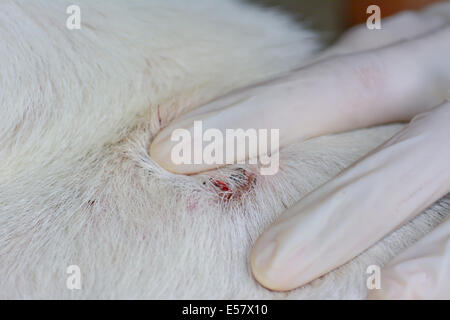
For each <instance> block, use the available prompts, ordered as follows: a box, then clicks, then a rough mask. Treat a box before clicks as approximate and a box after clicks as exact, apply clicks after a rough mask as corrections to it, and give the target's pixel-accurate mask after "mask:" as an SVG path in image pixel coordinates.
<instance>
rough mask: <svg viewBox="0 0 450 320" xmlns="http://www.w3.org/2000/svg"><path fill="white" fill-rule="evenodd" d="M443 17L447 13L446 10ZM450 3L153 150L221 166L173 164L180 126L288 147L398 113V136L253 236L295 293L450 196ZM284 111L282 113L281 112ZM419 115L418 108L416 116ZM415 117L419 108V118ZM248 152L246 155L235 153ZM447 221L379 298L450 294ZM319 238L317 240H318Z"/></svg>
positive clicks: (260, 265) (249, 93) (231, 106)
mask: <svg viewBox="0 0 450 320" xmlns="http://www.w3.org/2000/svg"><path fill="white" fill-rule="evenodd" d="M443 13H446V14H443ZM449 20H450V3H444V4H443V5H442V4H441V5H438V6H434V7H431V8H430V9H428V10H425V11H423V12H420V13H417V14H406V15H405V14H402V15H399V16H396V17H394V18H390V19H386V20H384V21H383V30H380V31H370V30H368V29H366V28H365V27H364V26H361V27H358V28H355V29H353V30H350V31H349V32H348V33H347V34H346V35H344V37H343V38H342V40H341V41H339V42H337V43H336V44H335V45H334V46H333V47H331V48H330V49H328V50H326V51H324V52H323V53H322V54H320V55H319V56H318V57H316V58H315V59H314V60H313V61H310V63H309V64H308V65H307V66H304V67H302V68H300V69H298V70H296V71H294V72H292V73H290V74H288V75H286V76H284V77H282V78H279V79H276V80H273V81H270V82H266V83H262V84H260V85H257V86H253V87H251V88H247V89H246V90H241V91H238V92H235V93H232V94H229V95H227V96H225V97H223V98H221V99H218V100H215V101H213V102H211V103H208V104H207V105H205V106H203V107H201V108H199V109H197V110H195V111H193V112H191V113H188V114H187V115H185V116H183V117H181V118H179V119H178V120H176V121H174V122H173V123H172V124H170V125H169V126H168V127H166V128H165V129H164V130H162V131H161V132H160V133H159V135H158V136H157V137H156V138H155V140H154V141H153V143H152V145H151V148H150V154H151V156H152V157H153V159H154V160H156V161H158V162H159V163H160V164H161V166H163V167H165V168H166V169H168V170H170V171H172V172H176V173H184V174H193V173H196V172H200V171H204V170H209V169H212V168H215V167H216V166H214V165H207V164H201V165H198V164H197V165H175V164H173V163H172V161H171V157H170V155H171V153H170V150H171V149H172V147H173V146H174V142H172V141H170V135H171V133H172V132H173V131H174V130H175V129H177V128H186V129H189V130H190V131H193V127H192V125H193V121H195V120H202V121H203V127H204V129H207V128H216V129H219V130H221V131H222V132H225V129H229V128H243V129H247V128H268V129H269V128H280V147H283V146H286V145H288V144H289V143H291V142H294V141H298V140H299V139H303V140H304V139H308V138H311V137H315V136H319V135H323V134H328V133H336V132H341V131H345V130H351V129H356V128H363V127H368V126H373V125H378V124H383V123H387V122H394V121H410V120H411V119H413V120H412V121H411V122H410V124H409V125H408V126H407V127H405V129H403V130H402V131H401V132H399V133H398V134H397V135H396V136H394V137H393V138H392V139H390V140H389V141H388V142H386V143H385V144H384V145H382V146H381V147H379V148H377V149H376V150H374V151H373V152H371V153H370V154H369V155H367V156H366V157H365V158H363V159H362V160H360V161H358V162H357V163H355V164H354V165H352V166H351V167H350V168H348V169H347V170H345V171H344V172H343V173H341V174H340V175H338V176H337V177H336V178H334V179H333V180H331V181H329V182H328V183H326V184H325V185H323V186H321V187H320V188H318V189H317V190H315V191H314V192H312V193H310V194H309V195H307V196H306V197H305V198H304V199H302V200H301V201H300V202H298V203H297V204H296V205H294V206H293V207H292V208H290V209H289V210H287V211H286V212H285V213H283V214H282V216H281V217H280V218H279V219H278V221H276V222H275V223H274V224H273V225H272V226H271V227H269V229H268V230H266V231H265V232H264V233H263V234H262V235H261V236H260V238H259V239H258V240H257V241H256V243H255V245H254V248H253V250H252V254H251V267H252V271H253V274H254V276H255V278H256V279H257V280H258V281H259V282H260V283H261V284H262V285H263V286H264V287H267V288H269V289H274V290H281V291H283V290H290V289H294V288H296V287H299V286H301V285H304V284H306V283H308V282H310V281H311V280H313V279H315V278H317V277H319V276H321V275H323V274H325V273H327V272H329V271H331V270H333V269H334V268H336V267H338V266H340V265H342V264H344V263H346V262H347V261H349V260H350V259H352V258H354V257H355V256H357V255H358V254H360V253H361V252H362V251H364V250H366V249H367V248H369V247H370V246H371V245H373V244H374V243H376V242H377V241H379V240H380V239H381V238H383V237H384V236H385V235H386V234H388V233H389V232H391V231H393V230H394V229H396V228H398V227H399V226H400V225H402V224H403V223H405V222H407V221H408V220H410V219H412V218H413V217H415V216H416V215H417V214H419V213H420V212H422V211H423V210H424V209H425V208H427V207H428V206H429V205H431V204H432V203H433V202H435V201H436V200H438V199H440V198H441V197H443V196H444V195H446V194H447V193H448V192H450V102H447V99H449V98H450V21H449ZM274 110H276V112H274ZM418 114H420V115H418ZM416 115H418V116H416ZM246 158H248V154H247V153H246V151H244V152H242V153H241V154H239V155H238V159H237V160H244V159H246ZM449 238H450V222H449V220H447V222H445V223H443V224H442V225H441V226H440V227H439V228H437V229H436V230H435V231H433V232H432V233H431V234H429V235H428V236H426V237H425V238H424V239H422V240H421V241H419V242H418V243H417V244H416V245H414V246H413V247H411V248H409V249H408V250H407V251H405V252H404V253H403V254H401V255H399V256H398V257H397V258H396V259H395V260H393V261H392V262H391V264H390V265H388V266H387V267H386V268H385V269H384V271H382V277H383V290H381V291H377V292H376V294H377V295H376V296H373V297H374V298H411V297H421V298H450V268H449V263H450V240H449ZM318 239H320V241H319V240H318Z"/></svg>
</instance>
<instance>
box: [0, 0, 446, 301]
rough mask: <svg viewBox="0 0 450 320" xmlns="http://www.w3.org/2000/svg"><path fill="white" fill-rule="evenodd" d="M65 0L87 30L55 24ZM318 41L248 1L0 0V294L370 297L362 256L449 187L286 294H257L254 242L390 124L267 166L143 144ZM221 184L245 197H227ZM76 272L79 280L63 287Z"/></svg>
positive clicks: (393, 244) (398, 236)
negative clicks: (187, 170)
mask: <svg viewBox="0 0 450 320" xmlns="http://www.w3.org/2000/svg"><path fill="white" fill-rule="evenodd" d="M71 4H78V5H79V6H80V8H81V12H82V29H81V30H68V29H67V28H66V24H65V21H66V18H67V14H66V8H67V6H69V5H71ZM318 48H319V47H318V42H317V40H316V37H315V35H314V33H312V32H310V31H308V30H306V29H305V28H303V27H302V26H299V25H297V24H295V23H294V22H292V21H291V20H290V19H289V18H287V17H285V16H284V15H282V14H281V13H278V12H276V11H273V10H269V9H262V8H257V7H253V6H250V5H248V4H246V3H244V2H241V1H223V0H217V1H211V0H196V1H186V0H172V1H164V0H159V1H156V0H155V1H150V0H148V1H137V0H127V1H125V0H123V1H122V0H117V1H106V0H101V1H91V0H86V1H75V2H74V1H64V0H51V1H50V0H48V1H47V0H33V1H21V0H15V1H12V0H2V1H0V298H3V299H5V298H6V299H14V298H19V299H22V298H49V299H55V298H62V299H87V298H88V299H92V298H104V299H113V298H121V299H135V298H136V299H142V298H150V299H160V298H181V299H187V298H191V299H215V298H218V299H228V298H237V299H239V298H243V299H246V298H248V299H271V298H275V299H284V298H287V299H298V298H302V299H311V298H357V299H359V298H364V297H365V295H366V290H367V289H366V286H365V281H366V278H367V276H368V275H367V274H366V268H367V266H368V265H371V264H383V263H385V262H387V261H388V260H389V259H390V258H391V257H393V256H394V255H395V254H397V253H398V252H399V251H400V250H402V249H403V248H405V247H407V246H408V245H410V244H411V243H413V242H414V241H415V240H417V239H419V238H420V237H421V236H423V235H424V234H425V233H426V232H428V231H429V230H431V229H432V228H433V227H434V226H435V225H437V224H438V223H439V222H440V221H441V220H442V219H443V218H444V217H445V216H446V215H447V214H448V213H449V212H450V198H449V197H447V198H446V199H443V200H441V201H439V202H438V203H437V204H435V205H434V206H433V207H432V208H431V209H429V210H428V211H426V212H425V213H424V214H422V215H420V216H419V217H418V218H416V219H415V220H414V221H412V222H410V223H408V224H407V225H405V226H403V227H402V228H401V229H399V230H397V231H396V232H394V233H393V234H391V235H389V236H388V237H387V238H385V239H384V240H382V241H381V242H379V243H378V244H376V245H375V246H374V247H373V248H371V249H370V250H368V251H367V252H365V253H363V254H362V255H361V256H359V257H357V258H356V259H354V260H353V261H351V262H350V263H348V264H347V265H345V266H343V267H341V268H339V269H338V270H336V271H334V272H331V273H330V274H328V275H326V276H324V277H323V278H321V279H318V280H316V281H314V282H313V283H311V284H309V285H307V286H305V287H303V288H300V289H297V290H294V291H291V292H287V293H278V292H271V291H269V290H266V289H264V288H262V287H261V286H259V285H258V284H257V283H256V282H255V280H254V279H253V278H252V276H251V273H250V269H249V264H248V257H249V252H250V249H251V246H252V244H253V242H254V241H255V240H256V238H257V237H258V235H259V234H260V233H261V232H262V231H263V230H264V228H266V227H267V226H268V225H269V224H270V223H271V222H272V221H273V220H274V219H275V218H276V217H277V216H278V215H279V214H280V213H281V212H283V210H285V209H286V207H288V206H290V205H292V204H293V203H294V202H296V201H298V200H299V199H301V198H302V197H303V196H304V195H305V194H306V193H308V192H310V191H312V190H313V189H314V188H316V187H317V186H319V185H321V184H322V183H324V182H326V181H327V180H328V179H330V178H331V177H333V176H334V175H336V174H337V173H339V172H340V171H341V170H342V169H343V168H345V167H346V166H348V165H350V164H351V163H352V162H354V161H355V160H357V159H359V158H360V157H362V156H363V155H364V154H366V153H367V152H369V151H370V150H371V149H373V148H374V147H375V146H377V145H379V144H381V143H382V142H384V141H385V140H387V139H388V138H389V137H391V136H392V135H393V134H394V133H395V132H397V131H398V130H399V129H400V128H401V125H389V126H383V127H378V128H371V129H365V130H359V131H355V132H349V133H344V134H339V135H333V136H325V137H320V138H317V139H313V140H310V141H307V142H305V143H298V144H296V145H292V146H290V147H289V148H285V149H283V150H282V151H281V154H280V171H279V173H278V174H277V175H275V176H260V175H258V174H257V170H256V168H255V167H252V166H240V167H239V166H230V167H227V168H224V169H221V170H217V171H213V172H208V173H203V174H200V175H195V176H181V175H174V174H171V173H169V172H167V171H165V170H163V169H162V168H161V167H159V166H158V165H157V164H156V163H155V162H154V161H152V159H151V158H150V157H149V155H148V152H147V150H148V146H149V144H150V142H151V141H152V138H153V137H154V136H155V134H156V133H157V132H158V131H159V129H160V128H161V126H164V125H165V124H167V123H168V122H169V121H171V120H172V119H174V118H175V117H177V116H178V115H180V114H182V113H184V112H186V111H188V110H191V109H194V108H196V107H198V106H200V105H202V104H204V103H205V102H207V101H209V100H211V99H213V98H216V97H219V96H221V95H223V94H225V93H228V92H230V91H231V90H233V89H235V88H239V87H242V86H246V85H249V84H252V83H256V82H260V81H263V80H267V79H270V78H272V77H274V76H276V75H279V74H282V73H284V72H287V71H289V70H292V69H294V68H297V67H299V66H301V65H302V63H304V62H305V61H306V59H307V58H309V57H311V56H312V55H313V54H314V53H315V52H316V51H317V50H318ZM274 108H276V106H274ZM250 176H251V177H252V178H251V179H250V178H249V177H250ZM217 181H220V182H222V183H224V184H226V186H227V188H228V189H231V190H240V191H239V192H237V193H236V192H234V193H233V196H231V197H228V196H226V195H225V196H224V194H223V191H224V190H222V187H223V186H221V185H220V184H219V189H220V190H219V192H218V185H217ZM225 191H227V190H225ZM382 200H383V199H380V201H382ZM317 241H320V239H317ZM336 245H339V244H336ZM69 265H78V266H79V267H80V270H81V281H82V288H81V290H69V289H67V287H66V279H67V277H68V274H67V273H66V268H67V267H68V266H69Z"/></svg>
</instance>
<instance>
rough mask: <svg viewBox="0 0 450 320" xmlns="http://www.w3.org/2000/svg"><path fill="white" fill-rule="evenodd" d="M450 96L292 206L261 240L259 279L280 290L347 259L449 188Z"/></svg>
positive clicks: (254, 261)
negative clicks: (442, 103) (445, 101)
mask: <svg viewBox="0 0 450 320" xmlns="http://www.w3.org/2000/svg"><path fill="white" fill-rule="evenodd" d="M449 123H450V102H447V103H446V104H444V105H442V106H439V107H437V108H435V109H434V110H433V111H431V112H428V113H425V114H422V115H420V116H418V117H416V118H414V120H413V121H412V122H411V123H410V124H409V125H408V126H407V127H406V128H405V129H404V130H402V131H401V132H400V133H398V134H397V135H396V136H394V137H393V138H392V139H390V140H389V141H388V142H387V143H385V144H384V145H383V146H381V147H380V148H378V149H377V150H375V151H374V152H372V153H371V154H369V155H368V156H366V157H365V158H364V159H362V160H361V161H359V162H357V163H356V164H355V165H353V166H352V167H350V168H349V169H347V170H345V171H344V172H343V173H342V174H340V175H339V176H337V177H336V178H334V179H333V180H331V181H330V182H328V183H326V184H325V185H323V186H322V187H320V188H318V189H317V190H316V191H314V192H312V193H311V194H309V195H307V196H306V197H305V198H304V199H302V200H301V201H300V202H298V203H297V204H296V205H295V206H294V207H292V208H290V209H289V210H287V211H286V212H285V213H283V214H282V216H281V217H280V218H279V220H278V221H276V222H275V223H274V224H273V225H272V226H271V227H269V228H268V230H266V231H265V232H264V233H263V234H262V235H261V237H260V238H259V239H258V240H257V241H256V243H255V245H254V248H253V250H252V254H251V267H252V271H253V274H254V276H255V278H256V279H257V280H258V281H259V282H260V283H261V284H262V285H263V286H264V287H267V288H269V289H274V290H290V289H294V288H297V287H299V286H301V285H304V284H306V283H308V282H310V281H312V280H313V279H315V278H317V277H319V276H321V275H324V274H325V273H327V272H329V271H331V270H333V269H335V268H336V267H338V266H341V265H342V264H344V263H346V262H347V261H349V260H351V259H352V258H354V257H356V256H357V255H358V254H360V253H361V252H363V251H364V250H366V249H367V248H369V247H370V246H371V245H373V244H374V243H376V242H377V241H379V240H380V239H381V238H383V237H384V236H385V235H386V234H388V233H389V232H391V231H393V230H394V229H396V228H398V227H399V226H400V225H402V224H404V223H405V222H407V221H408V220H410V219H412V218H413V217H415V216H416V215H417V214H418V213H420V212H422V211H423V210H424V209H426V208H427V207H428V206H429V205H431V204H432V203H433V202H435V201H436V200H438V199H440V198H441V197H442V196H444V195H445V194H447V193H448V192H449V191H450V148H449V141H450V126H449Z"/></svg>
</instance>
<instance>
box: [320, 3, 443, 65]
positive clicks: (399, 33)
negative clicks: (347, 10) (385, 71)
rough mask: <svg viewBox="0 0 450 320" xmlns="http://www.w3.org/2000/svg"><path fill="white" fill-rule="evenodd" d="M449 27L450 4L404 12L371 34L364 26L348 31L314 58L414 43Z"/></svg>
mask: <svg viewBox="0 0 450 320" xmlns="http://www.w3.org/2000/svg"><path fill="white" fill-rule="evenodd" d="M448 23H450V2H444V3H438V4H434V5H432V6H428V7H427V8H426V9H423V10H420V11H405V12H401V13H399V14H396V15H394V16H391V17H387V18H383V20H382V28H381V29H379V30H370V29H368V28H367V26H366V25H365V24H362V25H358V26H355V27H353V28H351V29H350V30H348V31H346V32H345V33H344V34H343V35H342V36H341V37H340V38H339V39H338V41H336V43H334V44H333V45H332V46H331V47H330V48H328V49H326V50H324V51H323V52H322V53H320V54H319V55H318V57H316V58H314V61H318V60H323V59H324V58H328V57H332V56H337V55H345V54H349V53H356V52H361V51H366V50H371V49H376V48H380V47H383V46H387V45H391V44H393V43H395V42H399V41H405V40H411V39H414V38H417V37H420V36H423V35H425V34H427V33H430V32H432V31H435V30H437V29H439V28H442V27H443V26H444V25H445V24H448Z"/></svg>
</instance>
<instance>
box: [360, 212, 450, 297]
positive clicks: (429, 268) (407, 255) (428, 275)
mask: <svg viewBox="0 0 450 320" xmlns="http://www.w3.org/2000/svg"><path fill="white" fill-rule="evenodd" d="M380 275H381V289H374V290H371V291H370V292H369V296H368V298H369V299H396V300H398V299H408V300H409V299H446V300H448V299H450V216H449V217H448V218H447V219H446V221H444V222H443V223H442V224H441V225H439V226H438V227H437V228H436V229H434V230H433V231H431V233H429V234H427V235H426V236H425V237H424V238H422V239H421V240H419V241H418V242H417V243H416V244H414V245H413V246H411V247H410V248H408V249H407V250H405V251H404V252H402V253H401V254H400V255H398V256H397V257H395V258H394V260H392V261H391V262H390V263H389V264H388V265H387V266H385V267H384V268H383V269H382V270H381V274H380Z"/></svg>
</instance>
